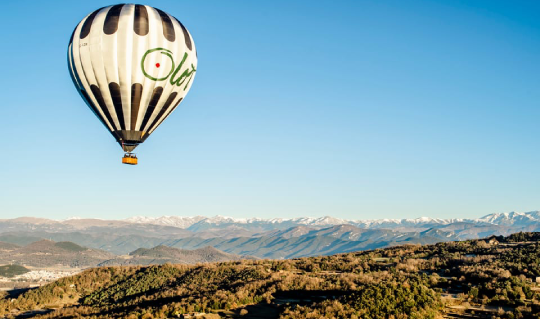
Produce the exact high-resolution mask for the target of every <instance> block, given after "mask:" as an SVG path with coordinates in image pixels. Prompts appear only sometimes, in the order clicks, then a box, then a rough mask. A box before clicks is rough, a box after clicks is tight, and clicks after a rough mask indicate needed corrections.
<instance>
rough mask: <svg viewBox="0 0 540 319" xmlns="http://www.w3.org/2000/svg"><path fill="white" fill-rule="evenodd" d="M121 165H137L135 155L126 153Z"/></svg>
mask: <svg viewBox="0 0 540 319" xmlns="http://www.w3.org/2000/svg"><path fill="white" fill-rule="evenodd" d="M122 163H123V164H128V165H137V155H135V154H133V153H126V154H124V157H122Z"/></svg>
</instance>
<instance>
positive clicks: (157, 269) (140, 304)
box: [0, 233, 540, 319]
mask: <svg viewBox="0 0 540 319" xmlns="http://www.w3.org/2000/svg"><path fill="white" fill-rule="evenodd" d="M160 249H162V248H159V249H157V250H158V251H159V250H160ZM147 253H150V254H151V255H153V254H155V252H148V251H139V252H138V253H137V254H143V255H144V254H147ZM539 277H540V233H517V234H514V235H511V236H508V237H502V236H500V237H491V238H487V239H484V240H468V241H461V242H448V243H439V244H435V245H424V246H420V245H405V246H399V247H392V248H386V249H376V250H372V251H365V252H354V253H346V254H338V255H334V256H323V257H309V258H299V259H292V260H244V261H241V262H240V261H237V262H225V263H214V264H204V265H197V266H189V265H171V264H166V265H162V266H149V267H101V268H95V269H90V270H87V271H84V272H83V273H80V274H78V275H76V276H73V277H66V278H63V279H60V280H58V281H56V282H54V283H51V284H49V285H46V286H44V287H40V288H38V289H35V290H31V291H28V292H26V293H24V294H22V295H20V296H19V297H18V298H16V299H13V300H10V299H7V298H6V299H1V300H0V313H2V312H3V313H12V314H13V315H15V314H25V313H26V314H32V315H36V317H40V318H74V317H100V318H107V317H109V318H165V317H185V318H188V317H190V316H188V315H194V313H198V314H199V316H198V317H197V318H240V317H241V318H282V319H285V318H322V317H325V318H343V319H345V318H402V319H404V318H418V319H420V318H441V317H443V316H444V317H446V318H505V319H516V318H540V287H539V286H538V284H536V283H535V281H537V279H538V278H539ZM58 307H61V308H60V309H56V308H58ZM47 309H49V310H47ZM32 310H39V311H40V312H32V313H29V312H28V311H32ZM203 313H204V314H203ZM37 314H39V315H37ZM185 314H187V315H185Z"/></svg>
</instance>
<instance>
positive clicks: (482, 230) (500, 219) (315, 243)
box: [0, 211, 540, 262]
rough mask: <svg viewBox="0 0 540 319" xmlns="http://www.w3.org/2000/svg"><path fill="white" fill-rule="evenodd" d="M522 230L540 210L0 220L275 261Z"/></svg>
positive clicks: (100, 238)
mask: <svg viewBox="0 0 540 319" xmlns="http://www.w3.org/2000/svg"><path fill="white" fill-rule="evenodd" d="M520 231H540V211H532V212H525V213H522V212H510V213H497V214H490V215H486V216H484V217H481V218H475V219H437V218H427V217H421V218H416V219H378V220H345V219H338V218H334V217H330V216H326V217H320V218H309V217H302V218H291V219H283V218H274V219H261V218H251V219H237V218H231V217H223V216H215V217H204V216H195V217H181V216H163V217H132V218H128V219H124V220H100V219H82V218H70V219H68V220H63V221H55V220H50V219H42V218H32V217H24V218H16V219H3V220H0V241H2V242H6V243H11V244H16V245H28V244H30V243H32V242H35V241H39V240H41V239H49V240H54V241H57V242H64V241H69V242H73V243H76V244H77V245H81V246H85V247H90V248H93V249H100V250H104V251H107V252H110V253H114V254H117V255H126V254H128V253H130V252H134V251H136V250H137V249H139V248H144V249H150V248H154V249H155V247H161V248H159V249H161V250H164V249H166V248H164V247H173V248H178V249H184V250H186V249H187V250H194V249H203V248H205V247H213V248H216V249H218V250H220V251H222V252H224V253H228V254H234V255H240V256H254V257H257V258H274V259H279V258H296V257H305V256H316V255H331V254H336V253H344V252H352V251H359V250H367V249H375V248H383V247H389V246H395V245H400V244H407V243H409V244H431V243H436V242H445V241H456V240H465V239H475V238H481V237H487V236H490V235H508V234H511V233H515V232H520ZM0 250H1V247H0ZM137 258H139V257H136V258H135V257H132V258H131V259H133V260H137ZM126 262H128V261H126Z"/></svg>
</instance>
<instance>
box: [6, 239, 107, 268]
mask: <svg viewBox="0 0 540 319" xmlns="http://www.w3.org/2000/svg"><path fill="white" fill-rule="evenodd" d="M0 247H3V249H2V252H1V253H0V265H1V264H10V263H15V264H20V265H26V266H31V267H39V268H43V267H51V266H66V267H75V268H79V267H90V266H92V267H93V266H96V265H98V264H99V263H100V262H102V261H105V260H108V259H111V258H113V257H114V255H113V254H111V253H109V252H106V251H103V250H99V249H90V248H86V247H81V246H79V245H77V244H75V243H72V242H58V243H56V242H54V241H50V240H40V241H36V242H33V243H30V244H28V245H26V246H23V247H20V246H17V245H11V244H3V243H0Z"/></svg>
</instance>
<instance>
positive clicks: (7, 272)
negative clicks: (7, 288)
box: [0, 265, 30, 278]
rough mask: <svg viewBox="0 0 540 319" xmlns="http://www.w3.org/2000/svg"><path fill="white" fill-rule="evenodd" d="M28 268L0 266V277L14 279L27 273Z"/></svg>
mask: <svg viewBox="0 0 540 319" xmlns="http://www.w3.org/2000/svg"><path fill="white" fill-rule="evenodd" d="M29 271H30V270H28V268H25V267H23V266H19V265H3V266H0V277H8V278H11V277H15V276H17V275H22V274H25V273H27V272H29Z"/></svg>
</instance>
